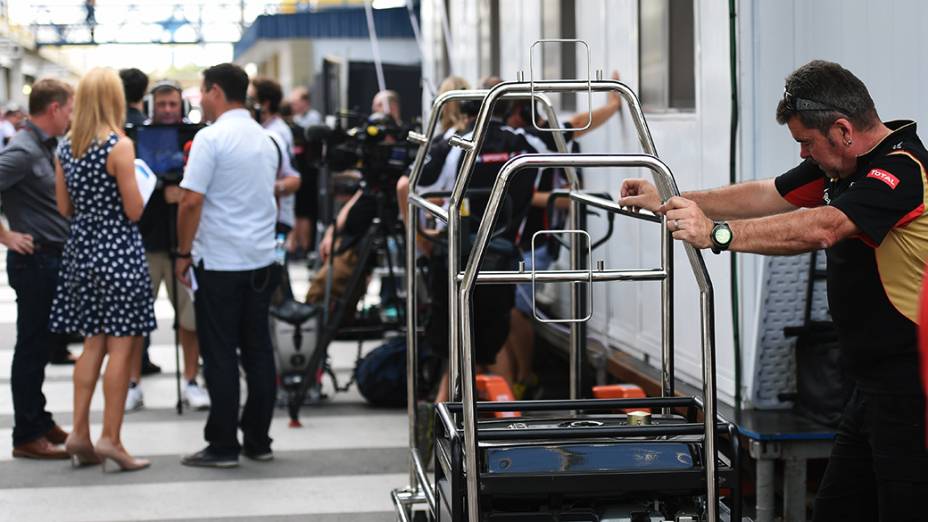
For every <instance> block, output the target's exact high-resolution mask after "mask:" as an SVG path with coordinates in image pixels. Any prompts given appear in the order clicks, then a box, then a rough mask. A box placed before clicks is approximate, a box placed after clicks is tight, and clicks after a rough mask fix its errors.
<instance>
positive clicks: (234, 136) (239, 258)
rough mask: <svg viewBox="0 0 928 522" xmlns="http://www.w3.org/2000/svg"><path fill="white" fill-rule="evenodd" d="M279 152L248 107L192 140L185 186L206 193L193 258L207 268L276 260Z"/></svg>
mask: <svg viewBox="0 0 928 522" xmlns="http://www.w3.org/2000/svg"><path fill="white" fill-rule="evenodd" d="M277 162H278V159H277V149H276V148H275V147H274V144H273V143H272V142H271V139H270V138H269V135H268V133H267V131H266V130H264V129H263V128H262V127H261V125H260V124H259V123H258V122H256V121H255V120H254V119H252V117H251V115H250V114H249V113H248V111H247V110H245V109H233V110H230V111H226V112H224V113H223V114H222V115H221V116H220V117H219V118H217V119H216V121H215V122H214V123H213V124H212V125H210V126H209V127H206V128H205V129H203V130H201V131H200V132H198V133H197V135H196V136H195V137H194V139H193V145H192V146H191V148H190V158H189V159H188V161H187V168H186V170H185V171H184V179H183V181H182V182H181V184H180V186H181V187H182V188H185V189H187V190H190V191H193V192H198V193H200V194H203V211H202V213H201V215H200V226H199V228H198V229H197V235H196V237H195V238H194V240H193V252H192V253H193V259H194V262H195V263H199V262H200V261H203V266H204V268H206V269H207V270H219V271H242V270H254V269H257V268H263V267H266V266H268V265H270V264H272V263H273V262H274V225H275V221H276V219H277V207H276V203H275V200H274V180H275V179H276V177H277Z"/></svg>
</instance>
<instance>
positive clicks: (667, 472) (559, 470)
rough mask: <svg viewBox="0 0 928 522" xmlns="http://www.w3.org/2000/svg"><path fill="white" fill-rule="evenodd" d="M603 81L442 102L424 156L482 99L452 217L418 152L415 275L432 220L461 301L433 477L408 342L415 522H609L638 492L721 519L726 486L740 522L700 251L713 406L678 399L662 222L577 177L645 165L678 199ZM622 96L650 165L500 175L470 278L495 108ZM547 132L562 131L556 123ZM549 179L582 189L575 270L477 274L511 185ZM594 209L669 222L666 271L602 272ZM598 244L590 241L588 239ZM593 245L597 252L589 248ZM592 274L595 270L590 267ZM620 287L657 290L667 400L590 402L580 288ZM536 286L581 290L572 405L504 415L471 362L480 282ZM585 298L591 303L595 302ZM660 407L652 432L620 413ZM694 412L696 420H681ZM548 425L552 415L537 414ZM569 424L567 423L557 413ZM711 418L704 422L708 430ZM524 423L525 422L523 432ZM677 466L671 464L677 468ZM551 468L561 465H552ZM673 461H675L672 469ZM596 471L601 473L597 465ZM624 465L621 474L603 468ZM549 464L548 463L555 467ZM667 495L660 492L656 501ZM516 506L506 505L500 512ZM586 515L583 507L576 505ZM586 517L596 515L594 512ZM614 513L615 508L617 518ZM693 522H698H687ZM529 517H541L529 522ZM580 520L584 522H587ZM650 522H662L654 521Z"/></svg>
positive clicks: (515, 88) (548, 160)
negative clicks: (445, 113)
mask: <svg viewBox="0 0 928 522" xmlns="http://www.w3.org/2000/svg"><path fill="white" fill-rule="evenodd" d="M596 76H597V77H596V79H595V80H587V81H576V80H571V81H539V82H536V81H529V82H526V81H524V80H523V78H522V75H521V74H520V77H519V81H517V82H506V83H502V84H499V85H497V86H496V87H494V88H493V89H490V90H489V91H452V92H449V93H445V95H442V96H440V97H438V98H437V99H436V100H435V103H434V105H433V111H432V114H431V117H430V120H429V126H428V127H427V128H426V129H425V135H417V136H414V137H413V139H414V140H416V141H417V142H418V143H419V144H420V145H423V146H425V145H427V144H428V139H427V138H426V137H427V136H431V135H432V134H433V133H434V128H435V123H436V119H437V116H438V114H439V112H440V110H441V107H442V106H443V105H444V104H445V103H447V102H448V101H450V100H452V99H474V98H477V99H480V98H483V103H482V105H481V108H480V111H479V114H478V116H477V120H476V126H475V130H474V134H473V137H472V139H470V140H465V139H462V138H460V137H457V136H455V137H452V138H451V143H452V144H453V145H455V146H458V147H461V148H462V149H464V151H465V154H464V158H463V162H462V165H461V168H460V171H459V173H458V177H457V179H456V181H455V185H454V189H453V191H452V193H451V196H450V198H448V207H447V208H449V209H452V210H450V211H448V210H445V209H444V208H442V207H439V206H437V205H434V204H432V203H430V202H428V201H427V200H426V199H424V198H423V197H422V196H421V195H420V194H417V193H416V182H417V178H418V175H419V173H420V172H421V163H422V158H424V155H425V150H423V149H420V150H419V155H418V156H417V158H416V163H415V164H414V169H413V172H412V175H411V177H410V197H409V212H408V216H409V223H407V242H406V247H407V254H406V255H407V266H415V265H414V261H415V259H414V256H415V231H416V230H417V219H418V215H417V214H418V210H419V209H420V208H421V209H423V210H425V211H427V212H429V213H431V214H432V215H434V216H435V217H436V218H438V219H441V220H443V221H446V222H447V225H448V237H449V246H448V249H449V256H448V259H449V267H448V268H449V272H448V273H449V274H450V277H449V281H448V285H449V295H450V296H452V298H451V301H450V303H449V309H450V312H449V315H450V317H449V325H450V328H449V329H450V332H449V335H450V352H451V353H450V357H449V365H450V378H451V379H450V380H451V383H452V401H453V402H450V403H446V404H438V405H437V407H436V416H437V421H436V427H435V475H434V481H431V480H429V477H428V476H427V475H426V472H425V466H424V465H423V462H422V458H421V456H420V455H419V453H418V450H417V449H416V448H417V447H418V446H417V442H418V441H417V440H416V430H415V425H416V421H417V419H416V407H415V400H416V396H417V390H416V378H415V376H416V375H417V368H416V362H417V355H416V351H417V342H416V336H415V335H408V336H407V339H408V354H407V356H408V359H407V370H408V375H409V378H408V380H407V382H408V408H409V423H410V424H409V426H410V435H409V442H410V477H409V481H410V483H409V486H408V487H407V488H405V489H398V490H394V491H393V492H392V498H393V502H394V504H395V506H396V512H397V517H398V518H399V519H400V520H404V521H405V520H410V519H411V515H412V507H413V506H414V505H417V504H424V505H425V506H426V509H427V511H426V514H427V515H429V517H428V518H429V519H441V520H445V519H451V520H455V521H457V520H465V519H466V520H470V521H472V522H476V521H478V520H500V521H503V520H529V519H534V520H537V519H538V516H539V515H540V513H541V512H540V511H531V510H529V511H519V509H518V508H515V509H513V508H512V507H513V506H516V507H518V506H521V505H530V504H532V503H535V504H538V503H542V504H544V503H546V502H547V503H548V505H547V507H546V509H547V511H544V512H545V513H548V514H549V515H550V519H551V520H600V519H603V520H605V519H606V518H601V517H602V515H603V513H604V510H603V508H604V507H606V508H608V503H609V499H610V498H619V497H622V496H623V495H634V494H638V495H639V497H635V498H636V499H639V500H640V498H643V497H640V495H645V496H647V495H648V494H650V493H652V492H659V493H660V495H659V496H660V500H662V501H663V499H665V498H688V499H690V500H691V504H692V505H694V506H696V507H695V508H693V509H691V510H690V511H688V512H687V513H693V516H692V517H691V518H685V517H684V518H679V520H709V521H712V522H715V521H718V520H722V519H723V518H722V517H721V516H720V510H721V507H720V506H721V504H720V502H719V487H720V485H721V486H725V487H728V488H730V489H731V490H732V492H733V499H734V502H733V512H732V513H731V515H732V520H740V494H739V489H740V488H739V484H738V482H739V481H738V453H739V448H738V446H737V444H738V442H737V437H736V436H735V429H734V426H733V425H732V424H730V423H727V422H725V421H723V420H722V419H720V418H719V417H718V415H717V413H716V385H715V341H714V318H713V291H712V284H711V281H710V279H709V274H708V271H707V269H706V266H705V263H704V261H703V259H702V255H701V253H700V252H699V251H698V250H696V249H694V248H692V247H690V246H688V245H687V246H686V253H687V257H688V259H689V262H690V265H691V268H692V270H693V272H694V275H695V277H696V281H697V283H698V286H699V290H700V311H701V315H702V322H701V326H702V335H701V340H702V355H703V390H702V392H703V393H702V396H703V399H700V398H698V397H674V386H673V383H674V368H673V259H672V252H673V245H672V237H671V235H670V233H669V232H668V230H667V227H666V223H664V221H663V219H662V218H660V217H657V216H654V215H649V214H636V213H631V212H628V211H626V210H624V209H622V208H620V207H619V206H618V205H617V204H616V203H615V202H613V201H610V200H608V199H605V198H602V197H598V196H595V195H591V194H587V193H583V192H581V190H580V185H579V180H578V177H577V175H576V173H575V171H574V168H575V167H588V168H593V167H625V168H627V167H635V168H646V169H649V170H650V171H651V172H652V174H653V176H654V179H655V184H656V186H657V188H658V191H659V193H660V195H661V197H662V199H667V198H669V197H671V196H674V195H678V194H679V191H678V189H677V187H676V183H675V180H674V178H673V175H672V174H671V172H670V170H669V168H668V167H667V166H666V165H665V164H664V163H663V162H661V161H660V160H659V159H658V158H657V154H656V149H655V147H654V144H653V141H652V139H651V135H650V132H649V130H648V128H647V124H646V122H645V120H644V115H643V113H642V111H641V107H640V104H639V102H638V100H637V98H636V96H635V95H634V93H633V92H632V91H631V90H630V89H629V88H628V87H627V86H626V85H624V84H622V83H620V82H618V81H612V80H603V79H602V73H601V72H599V71H598V72H597V75H596ZM607 91H614V92H617V93H618V94H619V95H620V96H622V97H623V98H624V100H625V101H626V106H627V107H628V108H629V111H630V113H631V116H632V119H633V121H634V123H635V127H636V129H637V133H638V138H639V140H640V142H641V146H642V148H643V149H644V154H567V153H566V152H564V151H563V147H562V145H563V139H562V136H560V135H558V134H556V135H555V136H556V137H557V138H561V140H560V141H559V142H558V145H559V147H558V148H559V149H560V150H561V152H560V153H557V154H534V155H522V156H518V157H515V158H512V159H510V160H509V161H508V162H507V163H506V164H505V165H504V166H503V168H502V170H501V171H500V173H499V176H498V178H497V180H496V182H495V184H494V187H493V189H492V191H491V196H490V200H489V203H488V206H487V208H486V211H485V213H484V215H483V217H482V219H481V222H480V226H479V229H478V232H477V239H476V241H475V243H474V246H473V250H472V251H471V253H470V256H469V258H468V261H467V264H466V266H465V267H463V270H462V267H460V266H459V265H460V261H459V260H460V252H459V248H460V227H461V215H460V212H458V211H456V209H459V208H460V203H461V201H462V197H463V195H464V193H465V190H466V188H467V184H468V182H469V180H470V177H471V175H472V173H473V169H474V165H475V162H476V159H477V154H478V152H479V150H480V148H481V145H482V143H483V140H484V138H485V136H486V130H487V126H488V123H489V121H490V115H491V114H492V110H493V106H494V104H495V103H496V102H497V101H499V100H501V99H505V98H512V97H523V98H529V99H533V100H536V101H539V102H540V103H541V104H542V106H543V107H544V108H545V109H546V110H547V112H548V113H549V115H552V116H553V111H552V110H551V109H550V103H548V102H547V99H546V98H545V97H544V95H543V93H549V92H589V93H590V96H592V93H593V92H607ZM549 120H550V121H552V122H554V123H555V127H556V119H555V118H550V117H549ZM538 167H544V168H548V167H561V168H564V169H565V171H566V173H567V177H568V182H569V190H570V195H569V197H570V200H571V203H570V214H569V216H570V219H569V228H570V229H571V230H568V231H565V232H566V233H569V234H570V237H571V241H570V245H571V249H570V252H571V255H570V269H569V270H553V271H535V270H534V269H533V270H532V271H530V272H526V271H525V270H523V269H521V268H520V270H518V271H512V272H509V271H494V272H487V271H481V270H480V269H479V266H480V263H481V261H482V259H483V256H484V254H485V252H486V250H487V248H488V245H489V241H490V236H491V234H492V227H493V223H494V220H495V218H496V217H497V215H498V214H499V212H500V208H501V204H502V200H503V198H504V196H505V193H506V189H507V186H508V183H509V180H510V179H511V178H512V176H513V175H515V174H516V173H517V172H519V171H520V170H523V169H526V168H538ZM586 206H592V207H596V208H599V209H601V210H605V211H606V212H610V213H614V214H620V215H623V216H627V217H632V218H636V219H644V220H647V221H651V222H655V223H659V224H661V227H660V230H661V232H660V233H661V266H660V267H659V268H656V269H634V270H616V269H608V270H607V269H605V268H604V267H603V266H602V264H600V265H599V266H597V268H596V269H593V268H592V266H591V265H590V264H589V259H588V257H589V247H588V248H587V250H586V252H584V251H583V250H582V249H581V248H580V243H581V241H580V239H581V236H582V235H585V232H583V231H581V230H580V225H581V223H582V219H581V212H582V211H583V209H584V207H586ZM588 241H589V240H588ZM587 245H589V242H587ZM584 265H586V266H587V268H585V269H584V268H581V267H582V266H584ZM612 281H659V282H660V284H661V302H662V313H661V323H662V328H661V330H662V364H661V379H662V397H660V398H650V399H614V400H591V399H580V372H581V362H582V357H583V347H584V344H585V343H584V341H585V331H584V324H583V323H584V321H585V320H586V319H588V316H585V313H586V312H585V308H586V299H584V296H585V295H588V294H586V293H585V291H586V292H588V291H589V289H588V288H587V289H584V288H582V287H581V284H582V283H586V284H591V283H593V282H612ZM530 282H563V283H572V284H571V296H570V297H571V310H572V311H573V315H574V317H573V318H572V319H570V320H569V322H570V395H571V397H570V400H558V401H520V402H504V403H488V402H477V400H476V395H475V365H474V360H473V357H472V350H473V335H472V327H473V324H472V317H471V305H472V298H473V292H474V289H475V285H477V284H514V283H530ZM584 290H585V291H584ZM416 295H417V294H416V281H415V278H414V277H408V278H407V312H408V313H407V315H406V318H407V329H408V332H415V331H416V329H417V324H416V313H415V311H416ZM628 408H653V409H655V410H659V411H660V413H659V414H656V415H654V422H653V424H650V425H631V424H629V422H628V416H627V415H626V414H621V413H609V412H612V411H615V410H618V409H628ZM674 408H685V409H686V410H687V412H688V415H687V416H686V417H682V416H679V415H675V414H673V413H672V409H674ZM506 411H521V412H525V413H528V414H530V415H529V416H527V417H522V418H519V419H507V420H499V419H494V420H478V417H477V414H478V412H479V413H490V412H506ZM594 412H600V413H598V414H595V413H594ZM536 414H541V415H536ZM554 414H557V415H554ZM700 415H701V417H702V421H697V418H698V417H699V416H700ZM514 421H515V422H514ZM722 434H726V435H727V436H728V443H729V444H728V445H727V446H726V449H727V450H728V456H726V455H724V453H720V452H719V451H718V447H717V445H718V442H719V440H720V435H722ZM641 455H649V456H650V457H648V458H646V459H645V460H648V459H650V460H649V464H653V465H644V466H638V465H632V466H626V465H624V464H623V463H624V462H627V459H628V458H632V459H635V458H638V457H641ZM667 456H670V459H669V460H668V459H667V458H665V457H667ZM552 459H553V460H552ZM674 460H675V462H674ZM594 461H595V462H598V463H602V464H603V465H598V464H594ZM606 462H610V463H616V465H614V466H610V465H608V464H604V463H606ZM546 463H548V464H546ZM654 494H657V493H654ZM551 499H557V502H561V503H564V502H566V503H567V504H570V506H571V509H570V510H568V511H569V513H566V512H565V513H561V512H559V511H558V509H557V507H556V506H553V507H552V506H551V505H550V502H551ZM501 506H505V507H501ZM577 506H580V507H577ZM584 510H586V511H584ZM605 512H608V509H606V510H605ZM687 516H690V515H687ZM526 517H529V518H526ZM577 517H579V518H577ZM646 520H651V518H647V519H646Z"/></svg>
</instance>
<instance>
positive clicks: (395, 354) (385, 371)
mask: <svg viewBox="0 0 928 522" xmlns="http://www.w3.org/2000/svg"><path fill="white" fill-rule="evenodd" d="M418 348H419V375H420V382H422V381H426V382H423V386H422V388H420V390H421V391H422V392H423V393H425V392H426V391H427V389H428V381H430V378H429V376H430V375H431V374H433V373H434V366H435V359H434V357H432V354H431V350H429V347H428V344H426V343H424V342H422V341H420V342H419V346H418ZM354 371H355V374H354V375H355V381H356V382H357V383H358V391H360V392H361V396H363V397H364V398H365V399H366V400H367V402H369V403H371V404H372V405H374V406H385V407H402V406H405V405H406V336H399V337H394V338H392V339H390V340H388V341H387V342H385V343H384V344H382V345H380V346H378V347H377V348H374V349H373V350H371V351H370V353H368V354H367V355H365V356H364V358H363V359H361V360H360V361H359V362H358V365H357V367H356V368H355V370H354ZM423 388H424V389H423Z"/></svg>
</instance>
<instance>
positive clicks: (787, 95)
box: [619, 60, 928, 521]
mask: <svg viewBox="0 0 928 522" xmlns="http://www.w3.org/2000/svg"><path fill="white" fill-rule="evenodd" d="M777 121H778V122H779V123H780V124H785V125H787V126H788V127H789V131H790V133H791V134H792V136H793V138H794V139H795V140H796V141H797V142H799V144H800V156H801V157H802V159H803V162H802V163H800V164H799V165H798V166H797V167H795V168H793V169H792V170H790V171H788V172H786V173H785V174H782V175H781V176H779V177H777V178H776V179H773V180H764V181H753V182H747V183H740V184H737V185H732V186H729V187H724V188H720V189H716V190H709V191H703V192H691V193H687V194H684V195H683V197H675V198H671V199H670V200H668V201H667V202H665V203H663V204H661V202H660V198H659V197H658V196H657V192H656V191H655V190H654V187H653V185H650V184H649V183H647V182H644V181H642V180H629V181H626V182H625V183H624V184H623V186H622V193H621V198H620V200H619V203H620V204H622V205H625V206H629V207H633V208H646V209H649V210H653V211H657V212H659V213H662V214H664V215H665V216H666V218H667V219H666V221H667V226H668V228H669V229H670V230H671V231H672V232H673V236H674V238H675V239H679V240H683V241H686V242H687V243H690V244H691V245H693V246H695V247H698V248H712V249H713V251H714V252H721V251H722V250H733V251H739V252H753V253H759V254H768V255H788V254H799V253H803V252H809V251H812V250H816V249H820V248H825V249H826V251H827V255H828V268H827V272H828V303H829V308H830V312H831V315H832V318H833V319H834V322H835V325H836V326H837V329H838V336H839V341H840V345H841V355H842V357H843V362H844V364H845V366H846V368H847V371H848V373H849V374H850V375H851V376H852V377H853V379H854V381H855V384H856V386H855V389H854V393H853V395H852V397H851V399H850V401H849V403H848V405H847V407H846V409H845V411H844V415H843V417H842V419H841V423H840V425H839V427H838V433H837V436H836V438H835V444H834V448H833V449H832V454H831V459H830V460H829V462H828V467H827V469H826V471H825V476H824V477H823V478H822V482H821V485H820V487H819V491H818V495H817V497H816V500H815V512H814V520H816V521H833V520H841V521H854V520H860V521H873V520H887V521H888V520H892V521H897V520H921V519H922V511H923V510H922V508H921V507H920V503H921V501H922V500H923V499H924V498H926V496H928V453H926V450H925V419H924V411H925V398H924V395H923V394H922V391H921V385H920V377H919V372H918V369H919V358H918V341H917V329H918V320H919V319H918V306H917V303H918V299H919V291H920V288H921V284H922V273H923V270H924V267H925V259H926V257H928V215H926V202H928V199H926V198H928V190H926V184H928V182H926V170H925V169H926V165H928V151H926V150H925V147H924V146H923V145H922V142H921V140H920V139H919V138H918V135H917V134H916V132H915V123H914V122H910V121H893V122H886V123H883V122H881V121H880V119H879V116H878V115H877V112H876V109H875V107H874V104H873V100H872V99H871V98H870V94H869V93H868V91H867V88H866V86H865V85H864V84H863V82H861V81H860V80H859V79H858V78H857V77H856V76H854V75H853V74H852V73H851V72H850V71H848V70H846V69H844V68H843V67H841V66H840V65H838V64H836V63H831V62H825V61H819V60H816V61H813V62H810V63H808V64H806V65H804V66H802V67H800V68H799V69H797V70H796V71H794V72H793V73H792V74H790V75H789V76H788V77H787V78H786V86H785V89H784V94H783V98H782V99H781V100H780V103H779V105H778V107H777ZM799 207H808V208H806V209H805V210H802V211H797V209H798V208H799ZM713 220H716V221H713ZM722 220H729V221H727V222H726V221H722Z"/></svg>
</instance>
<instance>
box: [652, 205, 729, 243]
mask: <svg viewBox="0 0 928 522" xmlns="http://www.w3.org/2000/svg"><path fill="white" fill-rule="evenodd" d="M657 212H658V213H659V214H663V215H664V216H665V218H666V220H667V228H668V229H669V230H670V231H671V232H672V233H673V238H674V239H679V240H681V241H686V242H687V243H689V244H691V245H693V246H694V247H696V248H709V247H711V246H712V239H711V235H712V227H713V226H715V223H713V222H712V220H711V219H709V218H707V217H706V215H705V214H703V212H702V209H700V208H699V205H697V204H696V203H695V202H694V201H693V200H690V199H686V198H682V197H679V196H676V197H672V198H670V199H668V200H667V202H666V203H664V204H663V205H661V207H660V208H659V209H658V211H657Z"/></svg>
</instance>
